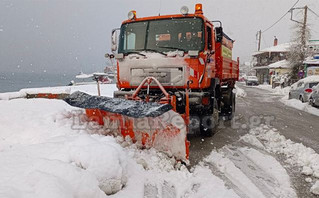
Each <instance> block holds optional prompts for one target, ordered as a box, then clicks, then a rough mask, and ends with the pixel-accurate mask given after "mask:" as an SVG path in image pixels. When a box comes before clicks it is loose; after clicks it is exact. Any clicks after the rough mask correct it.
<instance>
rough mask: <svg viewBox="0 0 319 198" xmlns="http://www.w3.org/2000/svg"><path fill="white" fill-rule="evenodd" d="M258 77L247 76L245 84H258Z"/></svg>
mask: <svg viewBox="0 0 319 198" xmlns="http://www.w3.org/2000/svg"><path fill="white" fill-rule="evenodd" d="M258 84H259V83H258V78H257V77H256V76H247V77H246V85H248V86H249V85H258Z"/></svg>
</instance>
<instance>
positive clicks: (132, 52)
mask: <svg viewBox="0 0 319 198" xmlns="http://www.w3.org/2000/svg"><path fill="white" fill-rule="evenodd" d="M129 54H138V55H140V56H144V57H145V56H146V55H145V54H142V53H141V52H137V51H131V52H125V53H124V55H125V56H127V55H129Z"/></svg>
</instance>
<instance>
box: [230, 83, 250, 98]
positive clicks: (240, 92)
mask: <svg viewBox="0 0 319 198" xmlns="http://www.w3.org/2000/svg"><path fill="white" fill-rule="evenodd" d="M235 88H236V89H234V90H233V92H234V93H235V94H236V97H240V98H244V97H246V96H247V93H246V92H245V91H244V90H243V89H242V88H240V87H238V86H237V85H235Z"/></svg>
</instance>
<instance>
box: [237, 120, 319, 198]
mask: <svg viewBox="0 0 319 198" xmlns="http://www.w3.org/2000/svg"><path fill="white" fill-rule="evenodd" d="M242 140H243V141H245V142H248V143H250V144H252V145H255V146H257V147H258V148H264V149H265V150H267V151H270V152H272V153H276V154H283V155H285V156H286V158H287V159H286V162H288V163H290V164H291V165H297V166H300V167H301V170H302V171H301V173H302V174H304V175H307V176H311V177H312V178H313V179H314V181H315V182H316V183H313V186H312V188H311V189H310V191H311V192H312V193H314V194H317V195H319V184H318V181H319V180H317V179H319V154H318V153H316V152H315V151H314V150H313V149H311V148H309V147H306V146H304V145H303V144H302V143H295V142H293V141H291V140H289V139H286V138H285V137H284V136H282V135H280V134H279V133H278V130H277V129H275V128H271V127H269V126H267V125H261V126H260V127H257V128H254V129H251V130H250V133H249V134H247V135H245V136H243V137H242ZM316 180H317V181H316ZM308 181H309V180H308ZM310 182H311V181H310Z"/></svg>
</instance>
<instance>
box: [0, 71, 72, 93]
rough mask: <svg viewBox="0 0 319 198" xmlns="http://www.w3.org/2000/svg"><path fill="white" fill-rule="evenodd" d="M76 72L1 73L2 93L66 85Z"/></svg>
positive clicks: (0, 87) (0, 91)
mask: <svg viewBox="0 0 319 198" xmlns="http://www.w3.org/2000/svg"><path fill="white" fill-rule="evenodd" d="M75 76H76V74H51V73H40V74H39V73H16V72H6V73H3V72H2V73H0V93H3V92H14V91H19V90H20V89H23V88H38V87H54V86H66V85H68V84H70V81H71V80H75Z"/></svg>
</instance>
